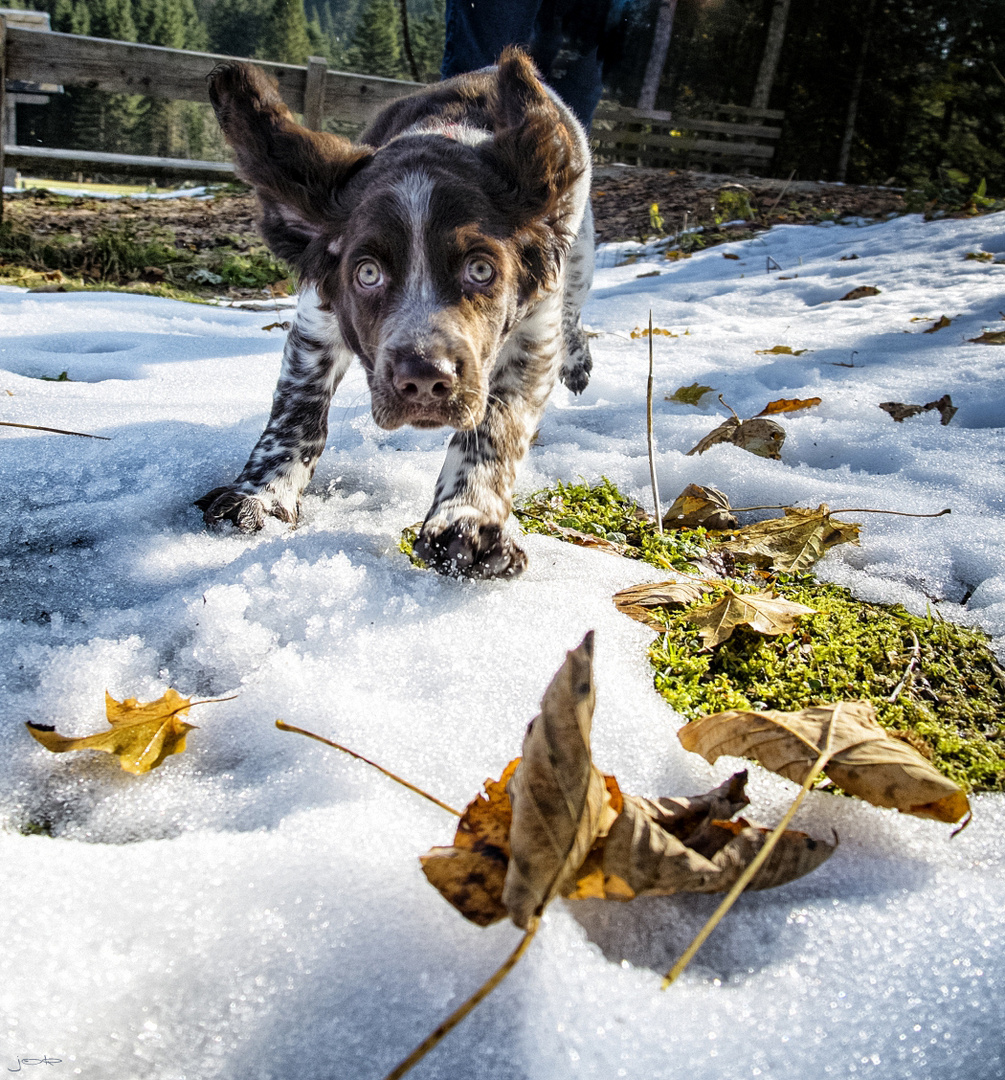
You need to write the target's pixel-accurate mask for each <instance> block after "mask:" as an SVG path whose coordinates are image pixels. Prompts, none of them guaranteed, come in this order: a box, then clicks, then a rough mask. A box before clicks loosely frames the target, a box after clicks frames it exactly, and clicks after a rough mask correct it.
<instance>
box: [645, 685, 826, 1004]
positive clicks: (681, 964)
mask: <svg viewBox="0 0 1005 1080" xmlns="http://www.w3.org/2000/svg"><path fill="white" fill-rule="evenodd" d="M842 705H843V702H838V704H837V705H835V706H834V711H833V712H832V713H831V715H830V719H829V720H828V721H827V736H826V738H825V739H824V748H823V750H821V751H820V756H819V757H818V758H817V760H816V763H815V764H814V766H813V768H811V769H810V771H809V772H808V773H807V774H806V779H805V780H804V781H803V786H802V787H801V788H800V789H799V793H798V794H797V795H796V797H795V798H794V799H793V800H792V805H791V806H790V807H789V809H788V810H787V811H786V813H785V816H784V817H783V818H782V820H781V821H780V822H779V823H778V824H777V825H776V826H775V828H774V830H773V831H772V833H771V835H770V836H769V837H768V838H767V840H765V841H764V847H762V848H761V850H760V851H759V852H758V853H757V855H756V856H755V857H754V859H753V861H752V862H751V863H750V865H749V866H748V867H747V869H746V870H744V871H743V873H742V874H741V875H740V876H739V877H738V878H737V880H736V882H735V884H734V885H733V887H732V888H731V889H730V890H729V892H728V893H726V895H725V897H724V898H723V901H722V903H721V904H720V905H719V906H718V907H717V908H716V909H715V911H714V913H713V914H712V917H711V918H710V919H709V920H708V922H707V923H705V925H704V926H703V927H702V928H701V930H700V931H699V932H698V936H697V937H696V938H695V939H694V941H692V942H691V944H690V945H688V947H687V948H686V949H685V950H684V953H683V955H682V956H681V958H680V959H679V960H678V961H677V963H676V964H674V966H673V967H672V968H671V969H670V970H669V971H668V972H667V974H666V976H665V977H664V979H663V985H662V986H661V987H660V989H662V990H666V988H667V987H668V986H669V985H670V984H671V983H673V982H675V981H676V979H677V977H678V976H679V975H680V974H681V972H682V971H683V970H684V969H685V968H686V967H687V966H688V964H690V963H691V961H692V960H693V959H694V954H695V953H696V952H697V951H698V950H699V949H700V948H701V947H702V945H704V944H705V942H706V940H707V939H708V936H709V935H710V934H711V933H712V931H713V930H714V929H715V928H716V927H717V926H718V925H719V923H720V922H721V921H722V918H723V916H724V915H725V914H726V912H727V911H729V909H730V908H731V907H732V906H733V904H734V903H735V902H736V899H737V897H738V896H739V895H740V893H742V892H743V890H744V889H745V888H746V887H747V885H749V884H750V881H751V879H752V878H753V877H754V875H755V874H756V873H757V871H758V870H760V869H761V867H762V866H763V865H764V864H765V862H767V859H768V856H769V855H770V854H771V853H772V851H774V849H775V845H776V844H777V843H778V841H779V840H780V839H781V836H782V833H784V832H785V830H786V828H787V827H788V824H789V822H790V821H791V820H792V819H793V817H795V814H796V811H797V810H798V809H799V805H800V803H801V802H802V801H803V799H804V798H805V796H806V792H807V791H809V790H810V788H811V787H812V786H813V781H814V780H815V779H816V775H817V773H818V772H819V771H820V770H821V769H822V768H823V767H824V765H826V764H827V759H828V758H829V757H830V756H831V735H832V733H833V731H834V728H835V726H836V725H835V720H836V719H837V715H838V713H839V712H840V710H841V706H842Z"/></svg>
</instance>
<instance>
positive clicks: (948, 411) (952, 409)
mask: <svg viewBox="0 0 1005 1080" xmlns="http://www.w3.org/2000/svg"><path fill="white" fill-rule="evenodd" d="M879 407H880V408H881V409H882V410H883V412H885V413H889V414H890V416H892V417H893V418H894V420H896V421H897V423H898V424H899V423H901V422H903V421H904V420H906V419H907V418H908V417H909V416H917V415H918V414H919V413H923V412H931V411H932V409H935V410H936V411H937V412H938V414H939V416H940V417H941V419H942V426H943V427H945V426H946V424H948V423H949V421H950V420H952V418H953V417H954V416H955V415H956V414H957V412H959V410H958V409H957V407H956V406H955V405H954V404H953V399H952V398H951V397H950V396H949V394H943V395H942V397H940V398H938V399H937V400H936V401H929V402H928V403H927V404H926V405H903V404H901V403H900V402H899V401H884V402H882V403H881V404H880V406H879Z"/></svg>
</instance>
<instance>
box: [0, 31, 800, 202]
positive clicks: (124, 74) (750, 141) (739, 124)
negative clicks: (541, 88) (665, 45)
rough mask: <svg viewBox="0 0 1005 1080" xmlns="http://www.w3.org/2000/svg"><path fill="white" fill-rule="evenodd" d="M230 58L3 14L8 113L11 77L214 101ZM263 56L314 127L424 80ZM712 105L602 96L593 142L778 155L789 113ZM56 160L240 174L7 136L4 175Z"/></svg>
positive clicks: (602, 146) (645, 158) (0, 72)
mask: <svg viewBox="0 0 1005 1080" xmlns="http://www.w3.org/2000/svg"><path fill="white" fill-rule="evenodd" d="M230 59H233V58H232V57H226V56H217V55H214V54H212V53H199V52H188V51H186V50H182V49H165V48H161V47H160V46H157V45H136V44H132V43H130V42H125V41H106V40H104V39H103V38H92V37H82V36H80V35H76V34H60V33H55V32H52V31H48V30H38V29H26V28H24V27H19V26H7V24H6V22H5V21H4V19H3V18H2V17H0V113H2V110H3V96H4V93H5V91H4V84H5V80H7V79H11V80H23V81H25V82H32V83H45V84H56V85H59V86H84V87H89V88H91V89H95V90H103V91H107V92H111V93H126V94H145V95H147V96H149V97H154V98H166V99H168V100H171V101H200V102H208V101H209V95H208V93H207V89H206V76H207V75H208V74H209V73H210V71H212V70H213V68H214V67H215V66H216V65H217V64H218V63H220V62H221V61H226V60H230ZM255 63H256V64H258V65H259V66H260V67H261V68H263V69H264V70H265V71H266V72H268V74H270V75H271V76H272V77H273V78H274V79H275V80H276V82H277V83H278V85H279V92H280V94H281V95H282V96H283V100H284V101H285V102H286V104H287V105H288V106H289V107H290V109H292V110H293V112H295V113H300V114H302V116H303V118H304V123H305V124H306V126H307V127H310V128H313V129H315V130H318V129H320V128H321V126H322V123H323V121H324V120H325V118H326V117H333V118H337V119H338V120H340V121H346V122H350V123H355V124H358V125H360V126H362V125H363V124H365V123H366V122H367V121H369V120H371V119H372V118H373V117H374V116H375V115H376V114H377V113H378V112H379V111H380V110H381V109H382V108H383V107H384V106H385V105H387V104H388V103H389V102H391V101H394V100H395V99H397V98H400V97H402V96H404V95H405V94H409V93H411V92H412V91H414V90H417V89H419V88H420V86H421V84H419V83H413V82H404V81H401V80H398V79H383V78H378V77H377V76H373V75H353V74H349V73H347V72H344V71H334V70H330V69H329V68H328V64H327V62H326V61H325V60H324V59H323V58H320V57H311V58H310V60H309V62H308V63H307V65H306V66H304V67H301V66H298V65H295V64H278V63H275V62H273V61H268V60H256V61H255ZM712 113H713V115H712V116H711V117H710V118H693V117H692V118H688V117H684V116H679V115H677V114H671V113H666V112H658V111H642V110H638V109H627V108H624V107H621V106H617V105H614V104H609V103H606V102H602V103H601V106H600V108H599V109H598V111H597V116H596V119H595V121H594V125H593V131H592V133H591V142H592V145H593V148H594V152H595V154H596V155H597V156H598V157H600V158H602V159H603V158H606V159H612V160H617V161H627V162H630V163H633V164H638V165H661V166H662V165H672V164H681V163H685V164H695V163H701V162H711V163H712V165H713V166H714V165H715V164H718V163H721V162H722V161H724V160H726V159H730V160H732V161H736V162H738V163H740V164H744V165H751V166H755V167H756V166H762V167H763V166H764V165H766V164H767V163H768V162H769V161H770V160H771V157H772V155H773V154H774V150H775V146H774V144H775V141H776V140H777V139H778V137H779V135H780V134H781V128H780V127H777V126H769V124H768V123H767V121H780V120H781V119H782V118H783V116H784V113H781V112H778V111H777V110H770V109H748V108H744V107H742V106H733V105H719V106H715V108H714V109H713V110H712ZM722 117H725V118H726V119H722ZM46 163H50V164H55V163H59V164H78V165H88V166H92V167H97V168H99V169H102V170H103V171H106V172H108V173H126V174H130V173H131V174H138V175H141V176H185V177H190V178H193V179H194V178H206V179H215V180H220V179H227V178H229V177H232V176H233V175H234V169H233V166H232V165H231V164H230V163H229V162H221V161H196V160H190V159H187V158H163V157H149V156H144V155H139V154H109V153H102V152H99V151H92V150H63V149H54V148H51V147H43V146H18V145H14V144H10V143H9V144H7V145H3V144H2V143H0V175H3V169H4V167H5V166H7V167H12V168H32V167H36V168H37V167H38V166H39V165H44V164H46ZM0 212H2V202H0Z"/></svg>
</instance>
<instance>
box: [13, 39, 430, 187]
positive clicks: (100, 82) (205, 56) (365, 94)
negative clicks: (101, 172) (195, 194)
mask: <svg viewBox="0 0 1005 1080" xmlns="http://www.w3.org/2000/svg"><path fill="white" fill-rule="evenodd" d="M230 59H232V57H227V56H216V55H214V54H212V53H198V52H188V51H186V50H182V49H165V48H161V47H160V46H157V45H134V44H132V43H130V42H125V41H106V40H104V39H103V38H92V37H82V36H80V35H77V34H60V33H55V32H53V31H46V30H31V29H25V28H23V27H17V26H7V25H6V22H5V20H3V19H2V18H0V110H2V105H3V95H4V92H5V91H4V86H5V82H6V80H21V81H25V82H34V83H51V84H57V85H60V86H85V87H88V88H90V89H94V90H104V91H108V92H111V93H125V94H146V95H148V96H149V97H155V98H166V99H168V100H172V101H200V102H208V101H209V94H208V92H207V89H206V76H207V75H208V74H209V73H210V72H211V71H212V70H213V68H214V67H215V66H216V65H217V64H218V63H220V62H221V61H225V60H230ZM255 63H256V64H258V66H259V67H261V68H263V69H264V70H265V71H267V72H268V73H269V74H270V75H271V76H272V77H273V78H274V79H275V80H276V81H277V83H278V84H279V92H280V94H282V96H283V100H284V101H285V102H286V104H287V105H289V107H290V108H291V109H292V110H293V111H294V112H296V113H301V114H302V115H303V117H304V123H305V124H306V125H307V126H308V127H310V128H314V129H319V128H320V127H321V124H322V121H323V120H324V118H325V117H326V116H337V117H338V118H339V119H340V120H345V121H350V122H353V123H358V124H361V125H362V124H365V123H366V122H367V121H369V120H370V119H372V117H374V116H375V115H376V114H377V113H378V112H379V111H380V110H381V109H382V108H383V107H384V106H385V105H387V104H388V102H391V101H394V100H395V99H396V98H399V97H402V96H403V95H405V94H409V93H411V92H412V91H413V90H417V89H419V86H420V84H419V83H412V82H403V81H400V80H397V79H382V78H379V77H377V76H373V75H351V74H347V73H345V72H342V71H332V70H329V68H328V64H327V61H325V60H324V59H323V58H320V57H311V59H310V61H309V63H308V64H307V66H306V67H300V66H297V65H295V64H277V63H274V62H272V61H268V60H256V61H255ZM45 162H60V163H62V162H70V163H78V164H81V165H91V166H96V167H98V168H103V169H105V170H106V171H108V172H116V173H133V174H138V175H141V176H187V177H193V178H195V177H202V178H208V179H216V180H220V179H226V178H228V177H232V176H233V175H234V168H233V166H232V165H231V164H229V163H227V162H220V161H193V160H188V159H185V158H158V157H145V156H143V155H137V154H105V153H98V152H96V151H85V150H56V149H51V148H49V147H42V146H17V145H10V144H8V145H4V146H2V147H0V174H2V170H3V168H4V166H5V165H6V166H8V167H10V166H13V167H15V168H29V167H32V166H35V167H36V168H37V167H38V165H39V164H40V163H45Z"/></svg>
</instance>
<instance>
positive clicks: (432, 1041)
mask: <svg viewBox="0 0 1005 1080" xmlns="http://www.w3.org/2000/svg"><path fill="white" fill-rule="evenodd" d="M537 927H538V922H537V920H535V921H534V922H533V923H532V924H531V927H530V929H529V930H528V931H527V932H526V933H525V934H524V935H523V937H522V938H521V939H520V944H519V945H517V947H516V948H515V949H514V950H513V951H512V952H511V953H510V954H509V956H508V957H507V958H506V960H505V962H504V963H503V965H502V967H500V968H499V970H498V971H497V972H496V973H495V974H494V975H493V976H492V977H491V978H490V979H488V980H487V981H486V982H484V983H482V985H481V986H480V987H479V988H478V989H477V990H476V991H475V992H474V993H473V994H472V995H471V997H469V998H468V1000H467V1001H465V1002H464V1004H463V1005H461V1007H460V1008H459V1009H456V1010H455V1011H454V1012H452V1013H451V1014H450V1015H449V1016H448V1017H447V1019H446V1020H444V1021H443V1023H442V1024H440V1026H439V1027H438V1028H437V1029H436V1030H435V1031H434V1032H432V1033H431V1034H430V1035H429V1036H427V1037H426V1038H425V1039H423V1040H422V1042H421V1043H419V1045H418V1046H417V1047H416V1048H415V1049H414V1050H413V1051H412V1052H411V1053H410V1054H409V1055H408V1057H407V1058H405V1060H404V1061H403V1062H401V1064H400V1065H398V1066H397V1067H396V1068H394V1069H392V1070H391V1071H390V1072H389V1073H388V1074H387V1076H386V1077H385V1078H384V1080H400V1078H401V1077H402V1076H404V1075H405V1073H407V1072H408V1070H409V1069H411V1068H412V1066H413V1065H416V1064H418V1063H419V1062H420V1061H421V1060H422V1059H423V1058H424V1057H425V1056H426V1054H428V1053H429V1051H430V1050H432V1049H433V1047H434V1046H436V1045H437V1044H438V1043H441V1042H442V1041H443V1040H444V1038H445V1037H446V1036H447V1035H449V1034H450V1032H451V1031H453V1029H454V1028H455V1027H457V1025H458V1024H459V1023H460V1022H461V1021H462V1020H463V1019H464V1017H465V1016H467V1015H468V1013H469V1012H471V1010H472V1009H473V1008H474V1007H475V1006H476V1005H477V1004H478V1003H479V1002H480V1001H483V1000H484V999H485V998H487V997H488V996H489V994H491V993H492V991H493V990H495V988H496V987H497V986H498V985H499V984H500V983H501V982H502V981H503V979H505V978H506V976H507V975H508V974H509V973H510V972H511V971H512V970H513V968H514V967H515V966H516V963H517V961H518V960H519V959H520V957H521V956H523V954H524V953H525V952H526V951H527V946H528V945H530V943H531V941H532V940H533V938H534V935H535V934H536V933H537Z"/></svg>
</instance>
